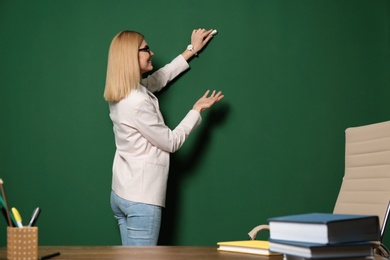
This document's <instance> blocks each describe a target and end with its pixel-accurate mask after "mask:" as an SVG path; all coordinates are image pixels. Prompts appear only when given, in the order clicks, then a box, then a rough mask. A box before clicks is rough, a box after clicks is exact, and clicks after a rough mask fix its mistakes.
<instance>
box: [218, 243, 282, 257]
mask: <svg viewBox="0 0 390 260" xmlns="http://www.w3.org/2000/svg"><path fill="white" fill-rule="evenodd" d="M217 245H218V250H220V251H228V252H237V253H247V254H257V255H269V256H272V255H281V254H278V253H272V252H270V251H269V242H268V241H264V240H241V241H227V242H218V243H217Z"/></svg>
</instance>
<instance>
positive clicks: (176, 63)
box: [141, 55, 190, 92]
mask: <svg viewBox="0 0 390 260" xmlns="http://www.w3.org/2000/svg"><path fill="white" fill-rule="evenodd" d="M189 67H190V66H189V64H188V62H187V61H186V60H185V59H184V57H183V56H182V55H179V56H177V57H176V58H175V59H173V60H172V61H171V62H170V63H169V64H167V65H165V66H164V67H162V68H161V69H159V70H157V71H155V72H154V73H152V74H151V75H149V76H148V77H146V78H144V79H142V80H141V85H143V86H144V87H146V88H147V89H148V90H149V91H151V92H156V91H160V90H161V89H162V88H164V87H165V86H166V85H167V84H168V83H169V82H170V81H171V80H173V79H174V78H176V77H177V76H178V75H179V74H180V73H182V72H183V71H185V70H187V69H188V68H189Z"/></svg>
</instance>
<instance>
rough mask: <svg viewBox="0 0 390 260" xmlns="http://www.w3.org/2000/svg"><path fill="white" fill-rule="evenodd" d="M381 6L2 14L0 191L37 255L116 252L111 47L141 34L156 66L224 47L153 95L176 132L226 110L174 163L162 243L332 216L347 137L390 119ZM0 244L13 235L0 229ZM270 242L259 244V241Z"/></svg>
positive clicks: (14, 7)
mask: <svg viewBox="0 0 390 260" xmlns="http://www.w3.org/2000/svg"><path fill="white" fill-rule="evenodd" d="M389 17H390V2H389V1H387V0H377V1H366V0H353V1H346V0H318V1H312V0H240V1H239V0H189V1H187V0H185V1H183V0H166V1H158V0H149V1H128V0H126V1H124V0H122V1H119V0H118V1H108V0H93V1H92V0H83V1H76V0H66V1H65V0H64V1H61V0H59V1H50V0H38V1H23V0H19V1H5V0H2V1H0V35H1V36H0V88H1V95H0V120H1V127H0V177H1V178H2V179H3V181H4V184H5V188H6V191H7V195H8V199H9V204H10V205H11V206H14V207H17V208H18V209H19V211H20V213H21V214H22V217H23V222H24V223H27V222H28V219H29V218H30V216H31V213H32V211H33V210H34V208H35V207H37V206H39V207H41V208H42V213H41V216H40V218H39V220H38V222H37V226H38V227H39V244H40V245H118V244H120V238H119V231H118V228H117V224H116V222H115V219H114V217H113V214H112V212H111V209H110V205H109V195H110V189H111V167H112V159H113V156H114V151H115V146H114V137H113V132H112V124H111V122H110V119H109V116H108V105H107V103H106V102H105V101H104V99H103V89H104V84H105V73H106V64H107V54H108V47H109V44H110V42H111V39H112V38H113V37H114V35H115V34H117V33H118V32H119V31H121V30H125V29H130V30H136V31H140V32H141V33H143V34H144V35H145V36H146V40H147V41H148V44H149V46H150V47H151V48H152V50H153V52H154V53H155V56H154V58H153V62H154V66H155V67H156V68H157V67H161V66H163V65H165V64H166V63H167V62H169V61H170V60H171V59H173V58H174V57H175V56H176V55H178V54H180V53H181V52H182V51H183V50H184V49H185V47H186V46H187V44H189V41H190V34H191V32H192V30H193V29H194V28H199V27H205V28H215V29H217V30H218V34H217V35H216V36H215V38H214V39H213V40H212V41H211V42H210V43H209V44H208V46H207V48H205V49H204V51H203V52H202V53H200V55H199V57H198V58H195V59H193V60H191V62H190V65H191V69H190V70H189V71H187V72H186V73H184V74H183V75H182V76H181V77H180V78H178V79H177V80H175V81H174V82H173V84H171V85H170V86H169V87H168V89H167V90H166V91H164V92H163V93H160V95H159V99H160V107H161V109H162V112H163V114H164V117H165V120H166V123H167V124H168V125H169V126H170V127H171V128H174V127H175V126H176V124H178V122H179V121H180V120H181V119H182V118H183V117H184V115H185V114H186V113H187V111H188V110H189V109H191V107H192V105H193V103H194V102H195V101H196V100H197V99H198V98H199V97H200V96H201V95H202V94H203V93H204V92H205V91H206V90H207V89H221V90H223V91H224V93H225V98H224V99H223V101H222V102H220V103H219V104H217V105H216V106H215V107H213V109H211V110H208V111H206V112H205V113H204V114H202V116H203V123H202V125H201V126H200V127H199V128H198V129H197V130H196V131H195V133H194V134H193V135H192V136H191V137H190V139H189V140H188V142H187V143H186V144H185V145H184V146H183V148H182V149H181V150H180V151H178V152H176V153H175V154H173V155H172V157H171V172H170V179H169V190H168V194H167V207H166V209H164V213H163V224H162V225H163V226H162V230H161V236H160V244H164V245H216V242H218V241H224V240H239V239H246V238H247V233H248V232H249V231H250V230H251V229H252V228H253V227H254V226H256V225H258V224H261V223H266V222H267V219H268V218H269V217H274V216H280V215H287V214H296V213H307V212H332V210H333V205H334V203H335V200H336V197H337V193H338V190H339V187H340V184H341V180H342V177H343V175H344V141H345V139H344V130H345V129H346V128H347V127H350V126H358V125H365V124H370V123H376V122H380V121H386V120H390V102H389V100H390V76H389V75H390V74H389V68H390V66H389V61H390V59H389V50H390V39H389V37H390V36H389V35H390V18H389ZM0 232H1V235H0V237H2V239H0V246H4V245H5V244H6V240H5V239H4V238H5V234H6V222H5V220H4V219H1V220H0ZM259 237H260V238H267V237H268V234H261V235H259Z"/></svg>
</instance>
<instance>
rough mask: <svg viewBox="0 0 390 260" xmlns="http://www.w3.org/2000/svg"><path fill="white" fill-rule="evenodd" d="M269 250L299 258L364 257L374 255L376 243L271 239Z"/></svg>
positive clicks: (291, 257)
mask: <svg viewBox="0 0 390 260" xmlns="http://www.w3.org/2000/svg"><path fill="white" fill-rule="evenodd" d="M269 250H270V252H274V253H281V254H285V255H287V256H290V259H293V257H297V258H299V257H300V258H309V259H312V258H318V259H324V258H325V259H326V258H339V259H348V258H356V257H359V258H364V257H372V256H374V244H373V243H371V242H356V243H339V244H332V245H324V244H316V243H303V242H292V241H281V240H274V239H270V240H269Z"/></svg>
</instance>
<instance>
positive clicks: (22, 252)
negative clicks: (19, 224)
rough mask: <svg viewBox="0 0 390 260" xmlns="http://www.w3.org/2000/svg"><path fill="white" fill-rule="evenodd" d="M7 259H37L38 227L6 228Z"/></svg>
mask: <svg viewBox="0 0 390 260" xmlns="http://www.w3.org/2000/svg"><path fill="white" fill-rule="evenodd" d="M7 259H12V260H17V259H23V260H30V259H31V260H36V259H38V227H23V228H16V227H8V228H7Z"/></svg>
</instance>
